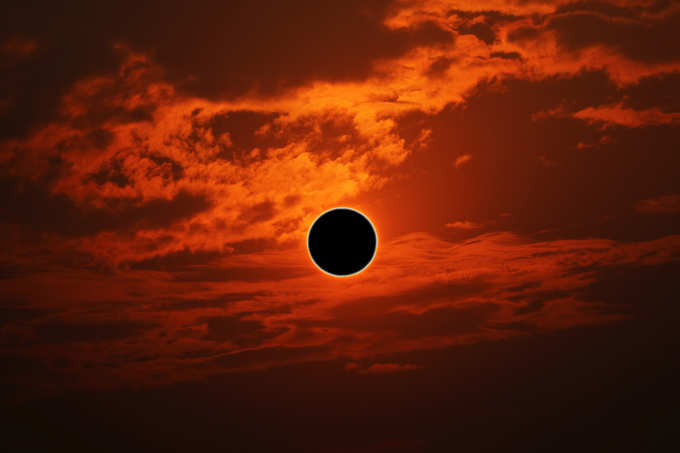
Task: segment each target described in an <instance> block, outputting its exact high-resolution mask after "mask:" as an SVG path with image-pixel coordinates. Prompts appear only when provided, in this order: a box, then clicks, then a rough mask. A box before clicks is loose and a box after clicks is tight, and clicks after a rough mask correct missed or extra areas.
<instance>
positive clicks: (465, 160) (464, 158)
mask: <svg viewBox="0 0 680 453" xmlns="http://www.w3.org/2000/svg"><path fill="white" fill-rule="evenodd" d="M471 159H472V155H470V154H463V155H462V156H458V157H457V158H456V162H455V166H456V168H458V167H461V166H463V165H465V164H466V163H468V162H470V160H471Z"/></svg>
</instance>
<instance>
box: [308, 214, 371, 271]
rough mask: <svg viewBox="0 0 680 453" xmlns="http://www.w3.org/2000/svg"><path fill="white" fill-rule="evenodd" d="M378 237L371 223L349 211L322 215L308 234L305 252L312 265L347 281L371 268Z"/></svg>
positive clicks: (361, 215)
mask: <svg viewBox="0 0 680 453" xmlns="http://www.w3.org/2000/svg"><path fill="white" fill-rule="evenodd" d="M377 245H378V235H377V233H376V231H375V228H374V227H373V224H372V223H371V221H370V220H369V219H368V217H366V216H365V215H364V214H362V213H361V212H359V211H357V210H355V209H351V208H334V209H331V210H328V211H326V212H324V213H322V214H321V215H320V216H319V217H317V219H316V220H315V221H314V223H312V226H311V227H310V228H309V232H308V233H307V250H308V251H309V256H310V257H311V259H312V261H313V262H314V264H315V265H316V266H317V267H318V268H319V269H321V270H322V271H323V272H325V273H327V274H329V275H332V276H334V277H349V276H352V275H356V274H358V273H359V272H361V271H363V270H364V269H366V268H367V267H368V265H369V264H371V261H373V258H374V257H375V253H376V250H377Z"/></svg>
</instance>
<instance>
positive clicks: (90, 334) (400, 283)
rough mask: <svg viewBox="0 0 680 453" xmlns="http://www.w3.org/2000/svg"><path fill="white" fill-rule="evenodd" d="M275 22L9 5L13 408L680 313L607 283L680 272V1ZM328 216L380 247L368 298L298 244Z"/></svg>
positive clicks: (621, 284) (2, 38) (254, 8)
mask: <svg viewBox="0 0 680 453" xmlns="http://www.w3.org/2000/svg"><path fill="white" fill-rule="evenodd" d="M76 3H77V2H76ZM166 3H167V4H166ZM259 3H260V2H247V3H243V4H241V3H238V2H229V5H228V6H227V5H223V4H221V3H220V2H206V3H201V4H200V5H196V6H192V7H191V8H189V7H188V6H187V5H186V4H185V3H184V2H163V3H162V4H161V3H159V4H158V5H152V4H151V3H149V4H144V5H139V4H138V2H122V3H120V2H117V3H115V4H113V3H112V4H111V5H93V4H82V5H81V4H79V5H77V6H76V5H75V4H74V6H73V7H65V6H57V5H51V4H47V5H41V6H40V7H30V6H17V7H7V8H8V9H7V10H6V11H3V17H4V18H5V20H4V21H3V27H2V32H1V33H0V61H2V71H3V78H2V80H1V81H0V84H1V85H2V92H0V115H2V117H3V120H2V125H1V126H0V188H1V189H2V190H1V191H0V196H1V197H2V203H1V204H0V209H2V217H1V220H0V228H1V229H2V232H3V233H4V234H2V236H1V238H2V239H1V241H2V245H3V246H2V251H0V288H1V294H2V296H1V297H2V298H1V299H0V300H1V302H0V304H1V305H0V307H1V309H2V312H3V313H4V316H3V320H2V324H0V356H2V357H4V358H5V360H7V363H10V364H12V363H16V364H17V365H16V366H10V367H9V368H7V369H6V373H5V376H4V377H3V381H2V382H3V383H4V386H5V388H6V389H8V390H7V393H8V394H9V395H11V397H12V399H13V400H17V401H25V400H26V399H27V398H28V399H30V398H34V397H37V396H40V397H43V396H45V397H52V396H54V395H61V394H64V393H65V392H83V391H85V392H87V391H92V390H96V391H121V390H124V389H130V388H135V389H137V388H148V389H154V388H159V387H163V386H168V385H184V383H191V382H194V383H195V382H199V383H200V382H203V381H204V380H205V381H206V382H207V380H210V379H213V378H215V377H216V376H224V375H230V374H234V375H242V373H246V374H247V373H255V375H257V376H267V375H269V374H268V373H271V375H272V376H273V375H275V374H276V373H278V372H280V370H282V369H288V368H287V367H291V366H302V365H304V364H325V365H323V366H328V367H331V368H332V369H334V370H336V372H337V373H338V376H340V377H339V378H337V377H336V378H337V379H350V378H351V379H370V378H371V377H372V376H376V375H381V376H383V375H395V376H396V375H402V376H407V375H419V373H421V374H423V375H428V376H436V375H438V373H440V371H441V370H440V369H439V368H438V365H437V364H436V362H431V361H429V360H426V359H424V357H429V356H428V354H444V357H445V354H448V352H447V351H458V350H465V349H460V348H466V347H467V348H473V347H479V346H475V345H487V344H498V345H502V344H510V343H507V342H511V341H525V340H526V341H533V340H531V339H536V341H542V340H540V338H543V337H542V336H544V335H555V334H562V333H564V334H565V335H568V334H569V332H574V331H576V330H575V329H595V330H594V331H596V332H605V330H598V329H612V328H620V326H630V328H632V329H634V330H635V329H637V327H633V326H637V325H638V323H639V322H641V320H647V321H649V319H655V320H658V321H659V322H660V320H662V319H668V318H669V317H673V316H675V317H677V308H672V309H671V308H670V306H666V305H664V304H665V303H667V302H668V299H669V298H670V299H672V298H674V297H675V295H674V294H677V293H673V292H672V290H670V289H667V288H671V287H672V285H673V283H672V278H671V277H668V279H665V280H664V279H663V278H661V277H658V278H657V277H654V278H655V279H652V281H653V282H654V283H653V284H652V283H649V284H650V285H652V286H653V287H654V288H655V289H659V292H658V293H655V294H653V295H650V294H648V292H647V290H643V289H642V288H643V287H644V288H647V287H646V286H644V285H646V284H647V283H644V282H643V283H641V282H640V281H638V280H636V279H635V278H633V279H631V278H627V277H625V278H624V277H622V278H621V279H619V280H616V279H615V280H614V281H612V277H611V276H612V275H619V274H620V275H628V273H632V274H633V275H654V276H659V275H661V276H663V275H673V272H670V273H669V271H668V270H669V269H677V266H678V257H680V228H679V226H680V223H679V220H680V201H679V200H680V183H679V181H680V174H679V172H678V168H680V167H679V164H680V160H679V157H678V153H677V152H678V149H680V141H679V138H680V134H678V125H679V124H680V99H679V98H678V88H677V86H678V82H679V81H680V75H679V74H680V47H679V44H678V42H680V41H679V40H678V39H677V36H676V35H677V28H678V26H680V5H678V4H677V3H675V2H672V1H670V2H664V1H652V0H639V1H635V0H632V1H627V0H616V1H615V0H607V1H602V2H589V1H588V2H571V1H562V0H559V1H548V0H546V1H538V0H536V1H518V0H517V1H516V0H483V1H475V2H472V1H454V0H451V1H448V0H433V1H410V0H389V1H388V0H380V1H376V2H362V1H349V2H336V3H333V4H332V5H327V4H326V2H311V1H299V2H298V1H296V2H292V3H286V2H279V3H271V2H264V3H263V4H259ZM5 8H6V7H3V10H4V9H5ZM334 206H350V207H353V208H355V209H358V210H360V211H362V212H363V213H365V214H366V215H367V216H368V217H369V218H370V219H371V220H372V222H373V223H374V224H375V226H376V229H377V231H378V235H379V241H380V243H379V248H378V253H377V256H376V259H375V261H374V262H373V263H372V265H371V266H370V267H369V268H368V269H367V270H366V271H364V272H363V273H361V274H360V275H358V276H355V277H352V278H348V279H333V278H330V277H328V276H326V275H324V274H323V273H321V272H319V271H318V270H317V269H316V268H315V267H314V266H313V264H312V263H311V261H310V260H309V257H308V255H307V252H306V249H305V244H304V240H305V236H306V233H307V229H308V227H309V225H311V222H312V221H313V220H314V219H315V218H316V217H317V216H318V215H319V214H320V213H321V212H323V211H325V210H327V209H329V208H332V207H334ZM631 285H632V286H631ZM635 285H637V286H635ZM669 285H670V286H669ZM623 294H635V295H636V296H635V297H628V296H626V297H622V295H623ZM650 298H657V299H658V300H659V301H664V304H662V303H661V302H659V303H656V302H655V303H652V302H650ZM655 300H656V299H655ZM650 304H651V305H653V306H654V307H656V308H655V309H656V310H657V311H655V312H654V313H652V314H649V310H651V309H650V308H649V306H650ZM641 307H642V308H641ZM668 310H670V311H668ZM673 310H674V311H673ZM641 313H642V314H641ZM654 326H657V325H656V324H654ZM657 327H658V326H657ZM654 329H656V327H654ZM654 329H652V330H654ZM499 347H501V346H499ZM26 364H29V365H28V366H27V365H26ZM277 370H279V371H277ZM343 376H344V377H343ZM289 378H290V377H289ZM290 379H293V378H290ZM334 379H335V378H334ZM334 382H335V381H334ZM400 382H401V381H400ZM421 440H422V439H420V440H418V441H417V442H416V443H415V444H409V443H408V442H406V441H404V442H406V443H405V444H403V445H411V447H413V448H414V450H413V451H418V449H419V448H420V447H418V445H421V446H422V445H423V444H419V443H418V442H420V441H421ZM375 442H376V443H375V445H383V443H382V441H378V440H376V441H375ZM398 444H399V445H402V444H401V443H399V442H398ZM384 445H387V447H384V448H385V449H384V450H380V451H406V450H401V449H399V448H397V447H390V445H391V444H390V443H389V442H387V443H385V444H384ZM413 445H415V446H413ZM411 447H409V448H411ZM381 448H382V447H381ZM369 450H370V449H369ZM369 450H366V451H369ZM298 451H302V450H298ZM315 451H320V450H315ZM328 451H331V450H328ZM343 451H350V450H343ZM351 451H355V450H351ZM356 451H364V450H359V449H357V450H356ZM372 451H377V450H372ZM408 451H411V450H408Z"/></svg>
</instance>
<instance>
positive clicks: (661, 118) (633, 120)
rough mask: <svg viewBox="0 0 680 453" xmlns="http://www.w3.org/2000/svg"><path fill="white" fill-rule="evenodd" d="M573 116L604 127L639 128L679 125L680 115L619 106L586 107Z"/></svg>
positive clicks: (657, 110)
mask: <svg viewBox="0 0 680 453" xmlns="http://www.w3.org/2000/svg"><path fill="white" fill-rule="evenodd" d="M573 116H574V118H578V119H581V120H584V121H587V122H589V123H599V124H603V125H605V126H609V125H617V126H624V127H641V126H653V125H658V124H678V123H680V113H665V112H662V111H660V110H659V109H645V110H633V109H630V108H625V107H623V106H622V105H621V104H617V105H610V106H601V107H587V108H585V109H582V110H579V111H578V112H576V113H574V114H573Z"/></svg>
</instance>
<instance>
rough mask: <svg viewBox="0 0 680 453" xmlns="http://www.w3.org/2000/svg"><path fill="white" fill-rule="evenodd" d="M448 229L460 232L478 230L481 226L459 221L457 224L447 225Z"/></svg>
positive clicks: (467, 221)
mask: <svg viewBox="0 0 680 453" xmlns="http://www.w3.org/2000/svg"><path fill="white" fill-rule="evenodd" d="M445 226H446V228H456V229H460V230H476V229H478V228H479V227H480V225H479V224H477V223H475V222H470V221H469V220H457V221H455V222H450V223H447V224H446V225H445Z"/></svg>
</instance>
